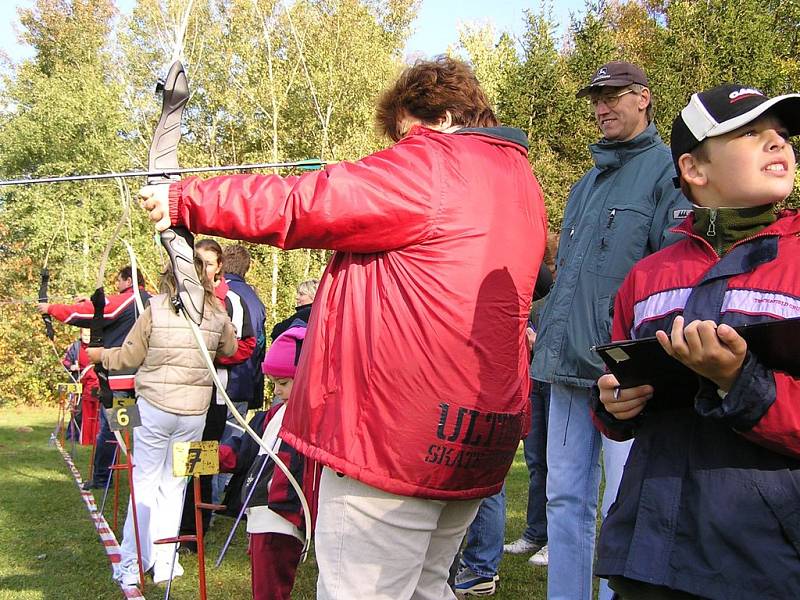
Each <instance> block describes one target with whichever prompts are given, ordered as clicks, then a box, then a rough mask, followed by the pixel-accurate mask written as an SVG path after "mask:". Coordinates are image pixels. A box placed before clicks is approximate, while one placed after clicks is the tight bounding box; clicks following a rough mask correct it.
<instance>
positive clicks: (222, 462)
mask: <svg viewBox="0 0 800 600" xmlns="http://www.w3.org/2000/svg"><path fill="white" fill-rule="evenodd" d="M281 406H282V405H278V406H273V407H272V408H271V409H269V410H268V411H266V412H264V411H259V412H257V413H256V414H255V416H253V418H252V419H251V420H250V427H252V428H253V430H254V431H256V432H257V433H259V434H263V433H264V430H265V429H266V428H267V425H268V424H269V422H270V421H271V420H272V418H273V417H274V416H275V413H276V412H277V411H278V409H279V408H280V407H281ZM259 448H260V447H259V445H258V444H256V443H255V442H254V441H253V440H252V438H250V436H249V435H246V434H245V435H242V436H239V437H235V438H233V440H232V441H231V443H230V444H220V446H219V466H220V470H221V471H223V472H227V473H234V479H231V482H230V483H229V485H228V488H227V490H226V497H225V505H226V511H225V512H226V514H231V515H233V514H238V512H239V510H240V509H241V505H242V504H243V503H244V502H245V501H246V500H247V496H248V495H249V494H250V490H251V488H252V486H255V490H254V491H253V492H252V495H251V496H250V501H249V503H248V507H251V506H267V507H268V508H269V509H270V510H272V511H274V512H276V513H278V514H279V515H280V516H282V517H283V518H284V519H286V520H287V521H289V522H290V523H292V524H293V525H294V526H295V527H298V528H299V529H302V530H305V525H306V524H305V523H304V519H303V507H302V505H301V504H300V498H299V497H298V495H297V492H296V491H295V489H294V488H293V487H292V485H291V484H290V483H289V479H288V478H287V477H286V475H285V474H284V472H283V471H281V470H280V469H277V468H275V464H274V462H273V461H272V459H270V458H269V457H268V456H267V455H266V454H259ZM276 454H277V455H278V458H280V459H281V461H282V462H283V464H285V465H286V466H287V467H289V472H290V473H291V474H292V476H293V477H294V478H295V479H296V480H297V481H298V482H299V483H300V487H301V488H302V489H303V493H304V494H305V495H306V500H307V501H308V506H309V509H310V511H311V520H312V531H313V525H314V522H315V521H316V515H317V498H318V493H319V492H318V490H319V477H320V474H321V469H320V468H319V466H318V465H317V463H315V462H314V461H312V460H309V459H307V458H305V457H304V456H303V455H302V454H300V453H299V452H297V451H296V450H295V449H294V448H292V447H291V446H290V445H289V444H287V443H286V442H285V441H282V442H281V444H280V447H279V449H278V452H276ZM265 460H268V461H269V464H268V465H267V466H266V467H265V468H263V469H262V465H263V462H264V461H265ZM259 473H260V476H259ZM256 478H257V479H256ZM270 482H271V483H270Z"/></svg>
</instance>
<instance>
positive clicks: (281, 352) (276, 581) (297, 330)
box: [219, 325, 319, 600]
mask: <svg viewBox="0 0 800 600" xmlns="http://www.w3.org/2000/svg"><path fill="white" fill-rule="evenodd" d="M305 333H306V328H305V326H297V325H293V326H292V327H291V328H289V329H288V330H286V331H285V332H284V333H283V334H281V335H280V336H279V337H278V338H277V339H276V340H275V341H274V342H272V345H271V346H270V347H269V350H268V352H267V356H266V358H265V359H264V363H263V365H262V370H263V371H264V373H265V374H266V375H267V376H268V377H269V378H270V380H272V382H273V384H274V385H275V396H276V397H277V398H278V399H280V400H281V404H280V405H278V406H274V407H273V408H272V409H270V410H269V411H267V413H266V414H265V413H257V414H256V416H255V417H253V419H252V420H251V426H252V427H253V428H254V429H256V430H259V431H263V434H262V440H263V441H264V442H265V443H266V444H267V445H269V446H270V447H272V450H273V451H274V452H275V453H276V454H277V455H278V457H279V458H280V459H281V460H282V461H283V462H284V464H286V465H288V466H289V470H290V471H291V472H292V475H293V476H294V477H295V479H297V480H298V481H300V482H301V485H302V486H303V488H304V489H305V491H306V493H307V494H309V497H308V502H309V507H310V508H311V510H312V518H313V516H314V514H315V512H316V510H315V509H316V504H317V503H316V490H317V488H318V487H319V486H318V483H319V468H318V467H317V465H316V463H315V462H313V461H311V460H308V459H307V458H305V457H303V455H301V454H299V453H298V452H297V451H296V450H295V449H294V448H292V447H291V446H289V445H288V444H287V443H286V442H284V441H283V440H282V439H281V438H280V437H279V436H278V431H279V430H280V428H281V424H282V423H283V415H284V413H285V412H286V406H287V402H288V400H289V396H290V395H291V393H292V386H293V384H294V377H295V373H296V371H297V363H298V360H299V359H300V351H301V349H302V345H303V339H305ZM219 456H220V468H221V469H222V470H223V471H228V472H231V471H233V472H236V471H243V470H246V471H247V476H246V478H245V481H244V484H243V486H242V488H241V501H242V502H243V503H244V502H247V503H248V505H247V533H248V534H249V544H248V554H249V555H250V570H251V582H252V592H253V600H289V599H290V598H291V594H292V588H293V587H294V579H295V574H296V572H297V565H298V564H299V563H300V557H301V552H302V549H303V540H304V538H305V536H304V534H303V531H304V529H305V527H307V526H309V524H307V523H304V522H303V512H302V508H301V506H300V500H299V498H298V497H297V495H296V494H295V492H294V490H293V489H292V488H291V486H290V485H289V481H288V479H287V477H286V475H285V474H284V473H283V472H282V471H281V470H280V469H276V468H275V465H274V463H273V462H272V461H269V459H268V457H267V455H266V453H265V452H264V451H263V450H261V449H260V447H259V446H257V445H256V444H255V443H254V442H253V441H252V440H251V439H250V438H249V437H248V436H243V437H240V438H234V439H233V440H232V442H231V445H222V444H221V445H220V447H219ZM265 461H268V462H266V464H265ZM312 492H313V493H312Z"/></svg>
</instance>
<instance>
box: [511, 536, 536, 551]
mask: <svg viewBox="0 0 800 600" xmlns="http://www.w3.org/2000/svg"><path fill="white" fill-rule="evenodd" d="M541 549H542V545H541V544H537V543H536V542H531V541H530V540H526V539H525V538H524V537H521V538H519V539H518V540H514V541H513V542H511V543H510V544H506V545H505V546H503V552H505V553H506V554H533V553H534V552H538V551H539V550H541Z"/></svg>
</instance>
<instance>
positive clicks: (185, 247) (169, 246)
mask: <svg viewBox="0 0 800 600" xmlns="http://www.w3.org/2000/svg"><path fill="white" fill-rule="evenodd" d="M156 91H157V92H160V93H161V94H162V106H161V117H160V119H159V121H158V125H157V126H156V130H155V133H154V134H153V141H152V143H151V146H150V153H149V160H148V169H149V170H150V171H162V172H167V171H169V172H174V170H176V169H177V168H178V142H179V141H180V138H181V117H182V115H183V109H184V108H185V106H186V103H187V101H188V99H189V86H188V83H187V80H186V72H185V71H184V68H183V64H181V62H180V61H178V60H176V61H175V62H173V63H172V66H171V67H170V69H169V73H168V74H167V78H166V79H165V80H164V81H163V82H159V85H158V87H157V88H156ZM173 181H174V179H173V178H171V177H168V176H154V177H151V178H148V184H161V183H171V182H173ZM161 243H162V244H163V246H164V248H165V249H166V251H167V254H168V255H169V260H170V264H171V265H172V269H173V273H174V275H175V280H176V284H177V285H176V287H177V295H176V296H175V297H174V298H173V299H172V303H173V305H174V306H175V308H176V310H178V311H179V312H180V313H181V314H183V315H184V317H185V318H186V322H187V323H188V325H189V327H190V329H191V330H192V333H193V335H194V339H195V341H196V342H197V346H198V349H199V350H200V353H201V354H202V356H203V359H204V361H205V363H206V367H207V368H208V370H209V372H210V373H211V377H212V379H213V381H214V385H215V386H216V388H217V394H218V395H219V396H220V397H221V398H222V399H223V400H224V402H225V404H226V405H227V406H228V409H229V410H230V412H231V414H232V415H233V417H234V418H235V419H236V421H238V423H239V425H241V426H242V428H243V429H244V430H245V432H246V433H247V434H248V435H249V436H250V437H252V438H253V440H254V441H255V442H256V443H257V444H258V445H259V447H260V448H261V450H262V451H263V452H264V454H266V455H267V456H268V457H269V458H271V459H272V460H273V461H274V462H275V465H276V466H277V467H278V468H279V469H280V470H281V471H283V473H284V474H285V475H286V477H287V478H288V479H289V483H290V484H291V485H292V487H293V488H294V490H295V491H296V492H297V495H298V497H299V499H300V503H301V505H302V507H303V513H304V516H305V523H306V528H305V529H306V532H305V533H306V539H305V545H304V547H303V555H304V556H305V555H306V554H307V552H308V548H309V546H310V543H311V511H310V509H309V507H308V501H307V500H306V497H305V495H304V494H303V490H302V488H301V487H300V484H299V483H298V482H297V480H296V479H295V478H294V477H293V476H292V473H291V472H290V470H289V468H288V467H287V466H286V465H285V464H284V463H283V461H282V460H281V459H280V458H279V457H278V456H277V455H276V454H275V453H274V452H273V451H272V449H271V448H270V447H269V446H268V445H267V444H266V443H264V441H263V440H262V439H261V436H260V435H258V434H257V433H256V432H255V431H254V430H253V429H252V427H250V425H249V424H248V423H247V421H246V420H245V419H244V417H242V415H240V414H239V411H238V410H236V407H235V406H234V404H233V402H232V401H231V399H230V398H229V397H228V394H227V393H226V391H225V386H224V384H223V383H222V382H221V381H220V379H219V376H218V375H217V370H216V367H215V366H214V362H213V360H212V359H211V355H210V354H209V352H208V350H207V349H206V345H205V341H204V340H203V335H202V333H201V332H200V328H199V327H198V325H199V324H200V323H201V322H202V319H203V300H204V297H205V290H204V289H203V286H202V284H201V283H200V281H199V279H198V277H197V272H196V270H195V267H194V238H193V236H192V234H191V233H190V232H189V230H188V229H186V228H184V227H174V228H170V229H165V230H164V231H162V232H161Z"/></svg>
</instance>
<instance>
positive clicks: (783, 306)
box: [722, 289, 800, 319]
mask: <svg viewBox="0 0 800 600" xmlns="http://www.w3.org/2000/svg"><path fill="white" fill-rule="evenodd" d="M722 312H723V313H727V312H737V313H744V314H748V315H764V316H769V317H774V318H776V319H792V318H794V317H800V298H796V297H794V296H788V295H786V294H778V293H775V292H766V291H761V290H747V289H734V290H728V291H727V292H725V298H724V299H723V301H722Z"/></svg>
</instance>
